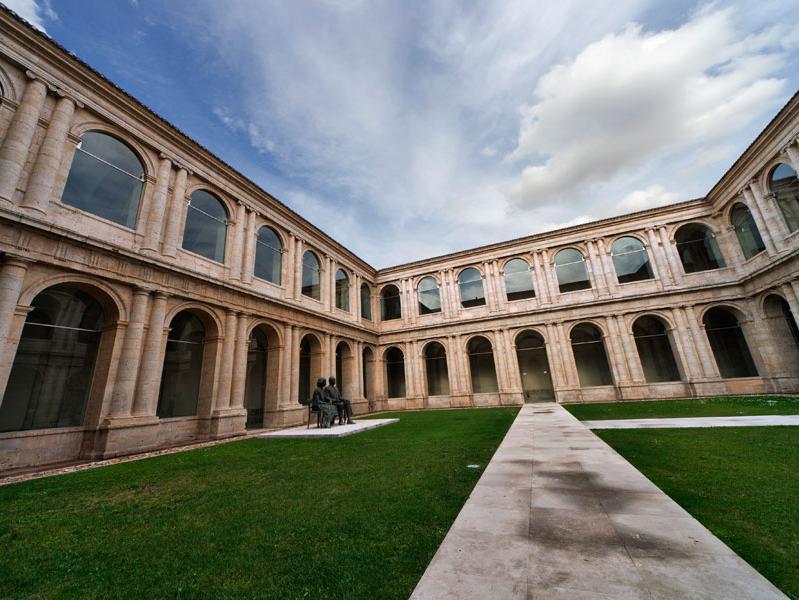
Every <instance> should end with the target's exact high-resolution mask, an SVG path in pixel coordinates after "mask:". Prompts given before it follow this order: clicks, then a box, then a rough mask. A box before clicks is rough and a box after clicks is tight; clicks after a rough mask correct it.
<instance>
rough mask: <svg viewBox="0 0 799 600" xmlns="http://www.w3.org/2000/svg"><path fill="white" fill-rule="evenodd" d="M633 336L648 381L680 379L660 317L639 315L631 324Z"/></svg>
mask: <svg viewBox="0 0 799 600" xmlns="http://www.w3.org/2000/svg"><path fill="white" fill-rule="evenodd" d="M633 337H634V338H635V346H636V348H638V356H639V357H640V359H641V366H642V367H643V369H644V377H645V378H646V380H647V381H648V382H649V383H658V382H662V381H679V380H680V371H679V369H677V362H676V361H675V360H674V353H673V352H672V349H671V342H670V341H669V336H668V333H667V332H666V326H665V325H664V324H663V322H662V321H661V320H660V319H658V318H655V317H649V316H645V317H640V318H639V319H637V320H636V321H635V323H634V324H633Z"/></svg>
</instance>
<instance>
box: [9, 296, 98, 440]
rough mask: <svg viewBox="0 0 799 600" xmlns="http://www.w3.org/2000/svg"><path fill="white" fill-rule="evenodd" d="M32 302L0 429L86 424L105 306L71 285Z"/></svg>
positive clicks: (18, 348)
mask: <svg viewBox="0 0 799 600" xmlns="http://www.w3.org/2000/svg"><path fill="white" fill-rule="evenodd" d="M31 306H32V308H33V310H31V312H29V313H28V315H27V317H26V318H25V326H24V327H23V329H22V337H21V338H20V340H19V346H18V347H17V353H16V355H15V356H14V363H13V365H12V367H11V373H10V375H9V379H8V386H7V388H6V393H5V396H4V397H3V398H2V403H0V431H21V430H27V429H47V428H51V427H76V426H80V425H82V424H83V415H84V413H85V409H86V402H87V400H88V398H89V391H90V389H91V383H92V375H93V373H94V365H95V361H96V358H97V350H98V348H99V346H100V337H101V335H102V329H103V325H104V323H103V321H104V315H103V310H102V308H101V307H100V304H99V303H98V302H97V301H96V300H95V299H94V298H92V297H91V296H90V295H88V294H87V293H86V292H83V291H81V290H80V289H78V288H76V287H74V286H71V285H59V286H56V287H52V288H50V289H47V290H45V291H43V292H41V293H40V294H39V295H38V296H36V298H34V300H33V302H31Z"/></svg>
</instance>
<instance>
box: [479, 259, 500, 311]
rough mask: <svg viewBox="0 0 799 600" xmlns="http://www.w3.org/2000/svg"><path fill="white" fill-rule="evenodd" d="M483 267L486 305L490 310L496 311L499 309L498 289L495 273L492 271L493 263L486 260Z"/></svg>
mask: <svg viewBox="0 0 799 600" xmlns="http://www.w3.org/2000/svg"><path fill="white" fill-rule="evenodd" d="M482 267H483V293H484V294H485V298H486V305H487V306H488V310H489V311H490V312H496V311H497V310H498V309H499V303H498V302H497V294H496V289H495V288H494V274H493V273H492V272H491V263H490V262H489V261H485V262H483V264H482Z"/></svg>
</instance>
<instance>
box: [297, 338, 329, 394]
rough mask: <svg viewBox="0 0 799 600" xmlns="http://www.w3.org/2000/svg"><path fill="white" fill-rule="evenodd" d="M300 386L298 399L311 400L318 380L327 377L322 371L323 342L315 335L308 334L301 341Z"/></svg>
mask: <svg viewBox="0 0 799 600" xmlns="http://www.w3.org/2000/svg"><path fill="white" fill-rule="evenodd" d="M299 370H300V373H299V378H300V382H299V386H297V396H298V397H297V399H298V400H300V401H302V402H306V401H310V399H311V395H312V394H313V391H314V389H315V388H316V380H317V378H319V377H326V376H327V374H325V373H323V372H322V344H321V343H320V342H319V340H318V339H317V337H316V336H315V335H311V334H308V335H306V336H304V337H303V338H302V340H301V341H300V364H299Z"/></svg>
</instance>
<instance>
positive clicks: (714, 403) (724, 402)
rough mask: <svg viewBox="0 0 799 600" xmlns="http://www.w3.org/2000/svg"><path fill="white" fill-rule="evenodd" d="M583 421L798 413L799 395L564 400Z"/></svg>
mask: <svg viewBox="0 0 799 600" xmlns="http://www.w3.org/2000/svg"><path fill="white" fill-rule="evenodd" d="M563 408H565V409H566V410H568V411H569V412H570V413H571V414H573V415H574V416H575V417H577V418H578V419H580V420H581V421H593V420H602V419H654V418H658V417H661V418H666V417H735V416H743V415H796V414H799V398H798V397H793V398H791V397H782V396H743V397H734V396H722V397H720V398H689V399H685V400H645V401H643V402H602V403H597V404H564V405H563Z"/></svg>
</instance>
